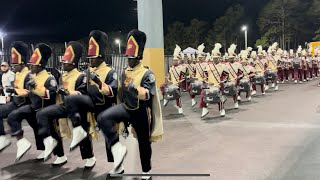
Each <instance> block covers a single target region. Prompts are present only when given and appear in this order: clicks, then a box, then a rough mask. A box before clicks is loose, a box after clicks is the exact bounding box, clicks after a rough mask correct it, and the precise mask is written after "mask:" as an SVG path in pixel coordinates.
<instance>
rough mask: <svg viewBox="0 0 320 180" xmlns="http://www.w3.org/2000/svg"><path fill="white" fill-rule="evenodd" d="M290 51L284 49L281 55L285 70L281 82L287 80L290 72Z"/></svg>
mask: <svg viewBox="0 0 320 180" xmlns="http://www.w3.org/2000/svg"><path fill="white" fill-rule="evenodd" d="M288 54H289V53H288V51H286V50H284V51H283V53H282V55H281V61H282V71H283V76H282V79H280V81H281V83H282V84H283V83H284V82H285V81H287V79H288V74H287V73H288V72H287V64H288V61H289V60H288V57H289V56H288Z"/></svg>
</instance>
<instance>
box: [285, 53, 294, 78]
mask: <svg viewBox="0 0 320 180" xmlns="http://www.w3.org/2000/svg"><path fill="white" fill-rule="evenodd" d="M286 56H288V59H287V62H286V66H285V70H284V75H285V79H286V81H289V75H290V73H292V80H294V72H293V68H292V66H293V64H292V63H293V58H294V52H293V49H290V51H289V55H288V52H287V55H286Z"/></svg>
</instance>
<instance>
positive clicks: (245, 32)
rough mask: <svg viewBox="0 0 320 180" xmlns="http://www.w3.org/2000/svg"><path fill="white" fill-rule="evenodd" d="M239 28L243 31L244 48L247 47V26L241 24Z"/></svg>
mask: <svg viewBox="0 0 320 180" xmlns="http://www.w3.org/2000/svg"><path fill="white" fill-rule="evenodd" d="M241 30H242V31H244V44H245V49H247V48H248V27H247V26H242V28H241Z"/></svg>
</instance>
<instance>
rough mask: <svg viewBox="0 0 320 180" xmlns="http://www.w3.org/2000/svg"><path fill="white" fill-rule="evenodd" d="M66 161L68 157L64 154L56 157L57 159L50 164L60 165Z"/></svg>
mask: <svg viewBox="0 0 320 180" xmlns="http://www.w3.org/2000/svg"><path fill="white" fill-rule="evenodd" d="M67 162H68V159H67V157H66V156H62V157H57V159H56V160H55V161H54V162H53V163H52V164H51V166H59V167H60V166H62V165H64V164H66V163H67Z"/></svg>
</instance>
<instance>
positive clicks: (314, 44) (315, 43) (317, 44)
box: [310, 42, 320, 56]
mask: <svg viewBox="0 0 320 180" xmlns="http://www.w3.org/2000/svg"><path fill="white" fill-rule="evenodd" d="M310 44H311V47H312V56H313V55H314V49H315V47H316V46H320V42H312V43H310Z"/></svg>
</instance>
